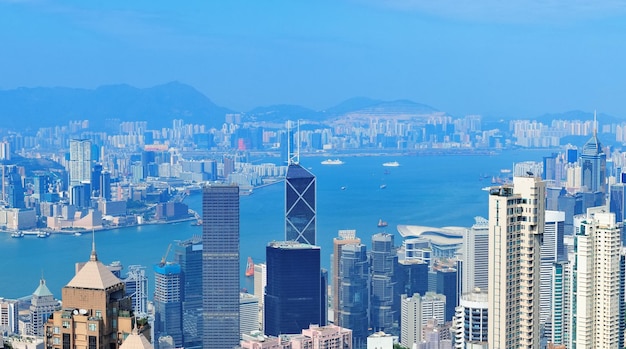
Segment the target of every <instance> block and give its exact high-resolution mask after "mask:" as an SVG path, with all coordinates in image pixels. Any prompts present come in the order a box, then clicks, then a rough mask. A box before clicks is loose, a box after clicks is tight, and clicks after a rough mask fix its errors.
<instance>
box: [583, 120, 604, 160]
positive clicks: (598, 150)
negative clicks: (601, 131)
mask: <svg viewBox="0 0 626 349" xmlns="http://www.w3.org/2000/svg"><path fill="white" fill-rule="evenodd" d="M597 125H598V120H597V117H596V111H595V110H594V111H593V135H592V136H591V138H590V139H589V140H588V141H587V143H585V145H583V150H582V155H587V156H595V155H600V154H602V153H603V150H602V144H600V141H599V140H598V126H597Z"/></svg>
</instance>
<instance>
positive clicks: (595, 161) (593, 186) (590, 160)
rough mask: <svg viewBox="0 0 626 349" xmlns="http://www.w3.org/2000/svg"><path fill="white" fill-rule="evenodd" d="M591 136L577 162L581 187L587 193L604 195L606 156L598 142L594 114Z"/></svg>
mask: <svg viewBox="0 0 626 349" xmlns="http://www.w3.org/2000/svg"><path fill="white" fill-rule="evenodd" d="M593 121H594V126H593V136H591V138H590V139H589V140H588V141H587V143H585V145H583V149H582V152H581V153H580V157H579V159H578V162H579V164H580V167H581V185H582V186H583V190H584V191H587V192H592V193H595V192H602V193H606V183H605V182H606V154H605V153H604V150H603V149H602V144H600V141H599V140H598V130H597V126H596V120H595V113H594V120H593Z"/></svg>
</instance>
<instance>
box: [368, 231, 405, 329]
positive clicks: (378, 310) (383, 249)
mask: <svg viewBox="0 0 626 349" xmlns="http://www.w3.org/2000/svg"><path fill="white" fill-rule="evenodd" d="M396 260H397V256H396V250H395V247H394V246H393V235H391V234H387V233H378V234H374V235H372V251H371V252H370V266H371V293H370V297H371V298H370V326H371V327H372V328H373V329H374V331H386V332H389V331H390V330H391V329H392V327H393V324H394V321H396V322H397V320H398V311H397V310H396V308H395V307H394V301H395V300H394V298H395V296H396V294H397V293H398V292H397V291H398V290H397V288H396V287H397V286H396V279H395V278H394V271H395V270H394V269H395V265H396ZM398 301H399V299H398ZM398 303H399V302H398ZM398 303H396V304H397V305H399V304H398ZM398 308H399V307H398Z"/></svg>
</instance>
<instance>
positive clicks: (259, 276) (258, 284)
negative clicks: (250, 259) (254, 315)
mask: <svg viewBox="0 0 626 349" xmlns="http://www.w3.org/2000/svg"><path fill="white" fill-rule="evenodd" d="M265 286H267V265H266V264H265V263H255V264H254V296H255V297H256V298H257V299H258V300H259V314H258V319H259V330H261V331H263V330H264V329H265V325H264V324H265V322H264V314H265Z"/></svg>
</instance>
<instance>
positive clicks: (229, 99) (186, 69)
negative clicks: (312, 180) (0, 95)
mask: <svg viewBox="0 0 626 349" xmlns="http://www.w3.org/2000/svg"><path fill="white" fill-rule="evenodd" d="M0 28H2V31H1V33H0V40H1V41H2V42H3V54H2V55H0V75H1V76H2V80H1V81H0V89H14V88H18V87H40V86H42V87H53V86H62V87H73V88H88V89H93V88H96V87H98V86H101V85H112V84H129V85H131V86H135V87H140V88H144V87H151V86H155V85H160V84H164V83H167V82H169V81H180V82H182V83H185V84H189V85H191V86H193V87H195V88H197V89H198V90H199V91H200V92H202V93H203V94H205V95H206V96H207V97H208V98H210V99H211V100H212V101H213V102H214V103H216V104H218V105H220V106H225V107H228V108H233V109H236V110H241V111H245V110H250V109H251V108H254V107H258V106H267V105H275V104H295V105H301V106H304V107H307V108H311V109H314V110H320V109H323V108H327V107H329V106H333V105H336V104H338V103H340V102H342V101H344V100H346V99H349V98H352V97H368V98H372V99H380V100H387V101H390V100H398V99H409V100H412V101H414V102H418V103H423V104H427V105H430V106H433V107H435V108H437V109H439V110H442V111H445V112H448V113H450V114H453V115H456V116H462V115H466V114H482V115H485V116H495V115H500V116H502V117H520V118H524V117H534V116H537V115H542V114H545V113H560V112H565V111H569V110H584V111H591V110H594V109H597V110H598V112H602V113H606V114H611V115H614V116H626V106H625V105H624V104H623V103H621V98H620V97H619V96H620V91H621V87H622V86H623V82H624V81H626V68H625V67H624V64H623V63H622V62H624V61H625V58H626V35H625V34H626V3H625V2H623V1H604V2H588V1H582V0H576V1H570V2H568V3H563V4H562V3H559V2H557V1H548V2H546V1H538V0H532V1H510V2H505V3H502V2H499V1H495V0H485V1H482V2H480V3H474V2H469V1H454V2H453V1H449V0H443V1H439V2H436V3H431V2H427V1H423V0H388V1H374V0H346V1H328V0H321V1H316V2H312V3H294V2H287V1H273V2H262V3H259V2H254V1H234V2H208V3H169V2H150V1H143V0H141V1H134V2H132V3H125V2H120V1H112V2H107V3H99V4H95V3H89V4H85V3H82V2H78V1H61V2H52V1H48V0H0Z"/></svg>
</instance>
